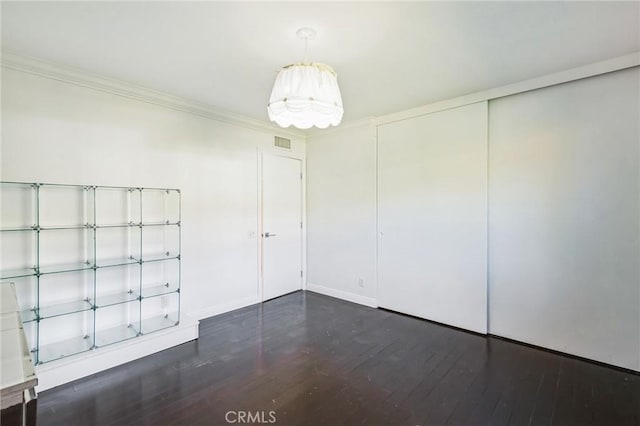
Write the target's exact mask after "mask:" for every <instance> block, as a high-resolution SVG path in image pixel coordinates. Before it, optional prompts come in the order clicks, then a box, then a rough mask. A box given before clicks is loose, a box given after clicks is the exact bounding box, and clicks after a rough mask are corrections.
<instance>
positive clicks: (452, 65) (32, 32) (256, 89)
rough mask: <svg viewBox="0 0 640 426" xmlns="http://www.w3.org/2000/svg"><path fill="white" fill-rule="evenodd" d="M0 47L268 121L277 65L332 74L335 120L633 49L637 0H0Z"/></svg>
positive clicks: (638, 36) (639, 12)
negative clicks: (301, 64) (326, 69)
mask: <svg viewBox="0 0 640 426" xmlns="http://www.w3.org/2000/svg"><path fill="white" fill-rule="evenodd" d="M1 7H2V48H3V50H5V51H11V52H13V53H18V54H23V55H28V56H33V57H36V58H40V59H46V60H50V61H54V62H59V63H62V64H65V65H71V66H74V67H77V68H81V69H84V70H86V71H90V72H94V73H99V74H102V75H104V76H109V77H112V78H116V79H120V80H123V81H127V82H131V83H136V84H138V85H142V86H146V87H148V88H152V89H155V90H160V91H164V92H167V93H170V94H173V95H177V96H181V97H184V98H188V99H192V100H196V101H199V102H203V103H206V104H208V105H210V106H212V107H214V108H217V109H220V110H224V111H228V112H233V113H237V114H241V115H244V116H246V117H250V118H255V119H259V120H263V121H265V122H266V121H268V117H267V111H266V104H267V101H268V99H269V94H270V91H271V87H272V85H273V81H274V79H275V76H276V72H277V70H278V69H279V68H280V67H281V66H283V65H286V64H289V63H291V62H296V61H299V60H301V59H302V57H303V54H304V43H303V42H302V41H301V40H300V39H298V38H296V36H295V32H296V30H297V29H298V28H300V27H303V26H308V27H312V28H314V29H316V31H317V37H316V39H315V40H313V41H310V42H309V59H311V60H314V61H318V62H325V63H328V64H330V65H332V66H333V67H334V68H335V69H336V71H337V72H338V80H339V83H340V87H341V89H342V96H343V102H344V107H345V115H344V120H343V123H348V122H352V121H356V120H359V119H363V118H365V117H370V116H379V115H383V114H387V113H391V112H397V111H400V110H403V109H407V108H412V107H416V106H420V105H424V104H427V103H431V102H435V101H438V100H443V99H448V98H452V97H456V96H459V95H464V94H467V93H472V92H476V91H480V90H484V89H488V88H491V87H496V86H501V85H505V84H508V83H513V82H516V81H521V80H525V79H528V78H533V77H537V76H540V75H544V74H548V73H552V72H556V71H561V70H565V69H569V68H573V67H576V66H580V65H585V64H588V63H592V62H597V61H601V60H605V59H609V58H613V57H616V56H621V55H625V54H628V53H632V52H635V51H638V50H640V2H637V1H633V2H410V3H402V2H374V3H363V2H345V3H337V2H323V3H311V2H283V3H276V2H256V3H247V2H183V1H172V2H53V1H47V2H9V1H2V6H1Z"/></svg>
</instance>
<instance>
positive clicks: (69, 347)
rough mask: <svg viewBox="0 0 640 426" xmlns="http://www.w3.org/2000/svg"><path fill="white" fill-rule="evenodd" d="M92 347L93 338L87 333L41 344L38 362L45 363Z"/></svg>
mask: <svg viewBox="0 0 640 426" xmlns="http://www.w3.org/2000/svg"><path fill="white" fill-rule="evenodd" d="M91 349H93V338H92V337H91V336H89V335H86V336H78V337H72V338H70V339H65V340H62V341H59V342H55V343H50V344H48V345H42V346H40V348H39V349H38V362H40V363H45V362H50V361H55V360H56V359H60V358H64V357H67V356H71V355H75V354H79V353H82V352H86V351H89V350H91Z"/></svg>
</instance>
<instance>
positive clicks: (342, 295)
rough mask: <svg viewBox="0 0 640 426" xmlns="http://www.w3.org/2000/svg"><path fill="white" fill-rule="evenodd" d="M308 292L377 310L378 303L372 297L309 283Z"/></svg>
mask: <svg viewBox="0 0 640 426" xmlns="http://www.w3.org/2000/svg"><path fill="white" fill-rule="evenodd" d="M307 290H308V291H313V292H315V293H320V294H324V295H325V296H331V297H335V298H337V299H342V300H346V301H347V302H353V303H357V304H359V305H364V306H368V307H370V308H377V307H378V302H377V301H376V299H374V298H372V297H366V296H361V295H359V294H355V293H350V292H348V291H342V290H336V289H335V288H329V287H325V286H322V285H318V284H312V283H310V282H307Z"/></svg>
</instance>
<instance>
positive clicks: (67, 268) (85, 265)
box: [40, 262, 93, 275]
mask: <svg viewBox="0 0 640 426" xmlns="http://www.w3.org/2000/svg"><path fill="white" fill-rule="evenodd" d="M87 269H93V263H90V262H78V263H66V264H63V265H48V266H40V274H41V275H44V274H59V273H62V272H74V271H85V270H87Z"/></svg>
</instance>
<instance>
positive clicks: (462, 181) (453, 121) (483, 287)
mask: <svg viewBox="0 0 640 426" xmlns="http://www.w3.org/2000/svg"><path fill="white" fill-rule="evenodd" d="M378 231H379V235H378V282H379V284H378V304H379V305H380V306H381V307H383V308H388V309H392V310H395V311H399V312H404V313H407V314H411V315H415V316H419V317H422V318H427V319H430V320H434V321H438V322H442V323H445V324H450V325H454V326H457V327H462V328H465V329H469V330H473V331H477V332H481V333H485V332H486V330H487V304H486V302H487V300H486V296H487V267H486V264H487V103H486V102H481V103H477V104H472V105H467V106H463V107H459V108H454V109H450V110H446V111H441V112H436V113H432V114H428V115H424V116H421V117H418V118H412V119H408V120H404V121H399V122H394V123H391V124H385V125H381V126H379V127H378Z"/></svg>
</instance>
